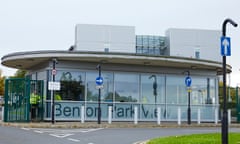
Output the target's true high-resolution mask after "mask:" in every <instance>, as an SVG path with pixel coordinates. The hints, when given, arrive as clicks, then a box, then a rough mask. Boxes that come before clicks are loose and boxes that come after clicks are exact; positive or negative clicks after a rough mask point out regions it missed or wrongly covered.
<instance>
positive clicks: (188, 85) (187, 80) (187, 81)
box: [185, 76, 192, 87]
mask: <svg viewBox="0 0 240 144" xmlns="http://www.w3.org/2000/svg"><path fill="white" fill-rule="evenodd" d="M185 84H186V86H187V87H190V86H191V84H192V79H191V77H190V76H187V77H186V78H185Z"/></svg>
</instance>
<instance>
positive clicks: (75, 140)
mask: <svg viewBox="0 0 240 144" xmlns="http://www.w3.org/2000/svg"><path fill="white" fill-rule="evenodd" d="M68 140H70V141H74V142H79V141H80V140H78V139H73V138H68Z"/></svg>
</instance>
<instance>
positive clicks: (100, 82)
mask: <svg viewBox="0 0 240 144" xmlns="http://www.w3.org/2000/svg"><path fill="white" fill-rule="evenodd" d="M97 69H98V72H99V75H98V77H97V78H96V85H97V86H96V87H97V88H98V124H101V88H103V78H102V77H101V65H100V64H98V65H97Z"/></svg>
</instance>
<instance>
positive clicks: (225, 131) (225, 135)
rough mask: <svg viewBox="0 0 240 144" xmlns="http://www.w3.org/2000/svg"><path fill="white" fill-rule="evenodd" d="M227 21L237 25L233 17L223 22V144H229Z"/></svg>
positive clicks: (228, 42) (229, 51)
mask: <svg viewBox="0 0 240 144" xmlns="http://www.w3.org/2000/svg"><path fill="white" fill-rule="evenodd" d="M227 23H230V24H232V25H233V26H234V27H237V23H235V22H234V21H233V20H231V19H225V20H224V22H223V24H222V37H221V54H222V57H223V63H222V66H223V70H222V72H223V116H222V144H228V112H227V91H226V56H230V55H231V50H230V49H231V44H230V38H228V37H226V25H227Z"/></svg>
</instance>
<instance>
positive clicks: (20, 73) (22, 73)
mask: <svg viewBox="0 0 240 144" xmlns="http://www.w3.org/2000/svg"><path fill="white" fill-rule="evenodd" d="M26 74H27V71H26V70H21V69H19V70H17V71H16V72H15V74H14V76H12V77H11V78H24V77H25V76H26Z"/></svg>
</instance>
